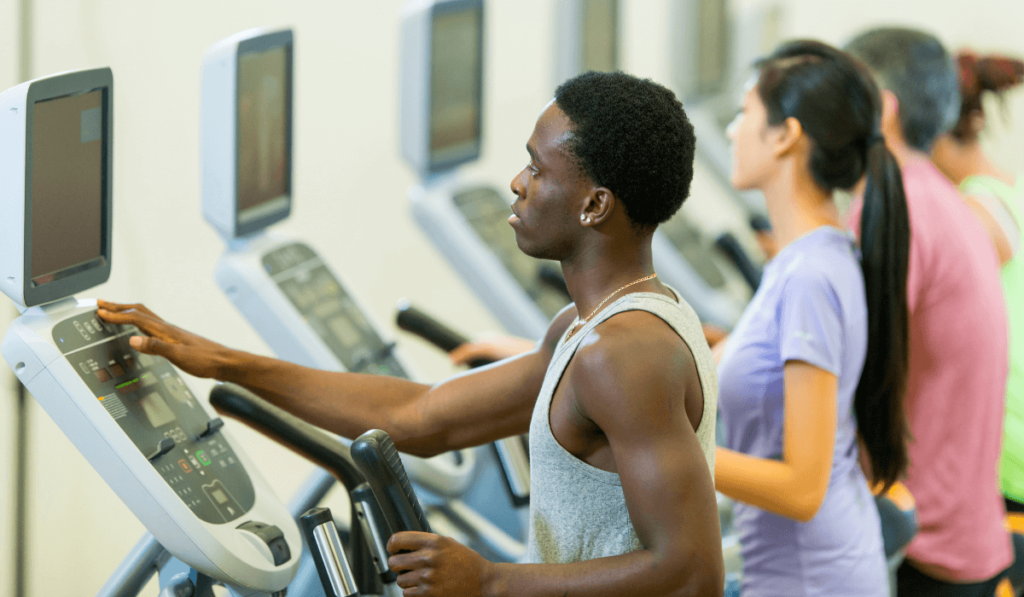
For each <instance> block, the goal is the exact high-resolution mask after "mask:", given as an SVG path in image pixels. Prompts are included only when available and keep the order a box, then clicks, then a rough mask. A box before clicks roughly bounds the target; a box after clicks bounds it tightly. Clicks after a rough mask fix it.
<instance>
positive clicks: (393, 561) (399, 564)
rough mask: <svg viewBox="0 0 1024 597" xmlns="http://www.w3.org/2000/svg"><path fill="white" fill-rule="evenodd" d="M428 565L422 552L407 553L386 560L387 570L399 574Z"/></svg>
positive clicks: (428, 562)
mask: <svg viewBox="0 0 1024 597" xmlns="http://www.w3.org/2000/svg"><path fill="white" fill-rule="evenodd" d="M429 565H430V561H429V559H428V558H427V557H426V556H425V555H424V552H423V551H408V552H405V553H400V554H397V555H393V556H391V557H390V558H388V568H390V569H391V570H392V571H393V572H395V573H398V574H401V573H402V572H406V571H409V570H418V569H420V568H424V567H426V566H429Z"/></svg>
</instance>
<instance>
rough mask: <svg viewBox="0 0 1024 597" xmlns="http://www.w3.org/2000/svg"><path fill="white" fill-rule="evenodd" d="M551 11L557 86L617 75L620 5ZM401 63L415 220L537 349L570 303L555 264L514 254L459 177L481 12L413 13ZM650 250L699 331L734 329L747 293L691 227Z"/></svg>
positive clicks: (508, 232)
mask: <svg viewBox="0 0 1024 597" xmlns="http://www.w3.org/2000/svg"><path fill="white" fill-rule="evenodd" d="M557 9H558V11H557V16H558V18H559V35H558V36H557V38H558V39H559V40H560V46H559V55H558V56H557V58H558V64H557V67H558V68H557V72H558V73H559V78H560V79H561V78H567V77H569V76H572V75H574V74H576V73H578V72H580V71H582V70H584V69H601V70H608V69H614V68H616V67H617V62H616V61H617V55H618V50H617V40H618V3H617V2H614V1H608V0H595V1H586V0H560V2H559V3H557ZM563 46H565V47H563ZM401 56H402V78H401V85H402V92H401V108H402V110H401V130H402V153H403V155H404V156H405V158H406V160H407V161H408V162H409V164H410V165H411V166H412V167H413V168H414V169H415V170H416V171H417V172H418V173H419V175H420V178H421V182H420V184H419V185H417V186H415V187H413V188H412V189H411V190H410V199H411V204H412V214H413V217H414V219H415V220H416V222H417V223H418V224H419V225H420V227H421V228H422V229H423V230H424V232H426V234H427V236H428V237H429V238H430V239H431V241H432V242H433V243H434V244H435V246H437V247H438V249H439V250H440V251H441V253H442V254H443V255H444V256H445V258H446V259H447V260H448V261H449V262H450V263H451V264H452V265H453V267H454V268H455V269H456V270H457V271H458V272H459V274H460V275H461V276H462V278H463V279H464V280H466V282H467V283H468V284H469V286H470V287H471V288H472V289H473V291H474V292H475V293H476V294H477V296H478V297H479V298H480V300H481V301H482V302H483V303H484V304H485V305H486V306H487V307H488V309H489V310H490V311H491V312H492V313H493V314H494V315H495V317H496V318H497V319H498V320H499V321H501V323H502V325H503V326H504V327H505V329H506V330H507V331H509V332H510V333H512V334H515V335H518V336H522V337H525V338H530V339H534V340H536V339H539V338H540V337H542V336H543V335H544V333H545V332H546V330H547V327H548V325H549V323H550V321H551V319H552V317H553V316H554V315H555V314H556V313H557V312H558V311H559V310H560V309H561V308H562V307H564V306H565V305H566V304H568V302H569V300H570V299H569V297H568V296H567V294H566V292H565V290H564V281H563V282H562V284H561V287H559V284H558V283H557V282H554V283H553V280H554V279H555V278H558V277H560V274H561V272H560V270H559V269H558V264H556V263H554V262H546V261H541V260H536V259H533V258H531V257H528V256H526V255H524V254H523V253H522V252H521V251H520V250H519V248H518V246H517V245H516V242H515V234H514V232H513V231H512V229H511V228H510V227H509V226H508V222H507V220H508V216H509V215H511V212H510V210H509V204H510V203H511V201H512V198H511V197H507V196H505V194H503V193H502V192H499V191H498V190H496V188H495V187H494V186H493V185H488V184H480V183H477V182H473V181H467V180H464V179H463V178H462V177H460V175H459V171H458V169H459V166H461V165H463V164H467V163H470V162H473V161H474V160H476V159H477V158H478V157H479V154H480V147H481V136H482V122H483V116H482V113H483V98H482V94H483V91H482V89H483V82H482V79H483V3H482V2H480V1H471V0H447V1H445V0H436V1H425V0H424V1H417V2H412V3H410V4H409V5H408V7H407V9H406V11H405V13H404V14H403V35H402V52H401ZM691 201H692V200H691ZM742 225H744V226H745V224H742ZM653 249H654V262H655V266H656V268H657V270H658V273H659V275H661V276H662V277H663V278H664V279H665V280H666V281H667V282H668V283H669V284H671V285H672V286H674V287H676V289H677V290H679V291H680V293H681V294H682V295H683V297H684V298H685V299H686V300H687V301H688V302H689V303H690V304H691V305H692V306H693V307H694V310H695V311H696V312H697V314H698V315H699V316H700V317H701V318H702V319H703V320H705V321H708V322H711V323H715V324H718V325H720V326H723V327H726V328H729V327H731V326H732V324H733V323H734V322H735V321H736V319H737V318H738V317H739V314H740V312H741V311H742V308H743V305H744V304H745V302H746V301H747V300H748V299H749V296H750V291H749V288H747V286H746V285H745V284H744V283H743V278H742V277H741V276H740V275H739V273H738V272H737V271H736V270H735V268H734V267H733V266H732V265H731V264H730V263H729V262H728V261H727V260H726V259H724V258H723V257H722V256H721V255H719V254H717V251H716V250H715V249H714V247H713V243H712V241H710V240H707V239H706V236H705V235H704V234H703V233H702V232H701V231H700V229H699V228H698V227H696V226H695V225H694V224H693V223H691V222H690V221H689V220H687V219H686V216H684V215H683V214H682V213H680V214H677V216H676V217H674V218H673V219H672V220H671V221H670V222H668V223H666V224H664V225H663V226H662V230H661V231H660V232H658V233H656V234H655V238H654V242H653Z"/></svg>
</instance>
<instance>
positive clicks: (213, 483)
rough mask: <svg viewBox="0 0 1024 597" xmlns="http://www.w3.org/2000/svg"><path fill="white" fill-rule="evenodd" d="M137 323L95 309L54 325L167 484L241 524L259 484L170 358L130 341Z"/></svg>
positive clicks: (56, 337)
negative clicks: (113, 320)
mask: <svg viewBox="0 0 1024 597" xmlns="http://www.w3.org/2000/svg"><path fill="white" fill-rule="evenodd" d="M133 335H139V331H138V329H137V328H135V327H134V326H117V325H112V324H108V323H105V322H103V321H101V320H100V319H99V318H98V317H97V316H96V313H95V311H90V312H86V313H81V314H78V315H76V316H74V317H70V318H68V319H65V320H63V321H61V322H59V323H57V324H56V325H55V326H54V327H53V341H54V344H56V346H57V347H58V348H59V349H60V351H61V352H62V353H63V355H64V358H66V359H67V360H68V362H69V363H70V364H71V366H72V368H74V370H75V372H76V373H77V374H78V375H79V377H81V378H82V381H84V382H85V384H86V385H87V386H88V387H89V389H90V390H91V391H92V393H93V395H94V396H95V397H96V399H97V400H99V401H100V403H101V404H102V406H103V408H104V409H105V410H106V411H107V413H108V414H109V415H110V416H111V417H112V418H113V419H114V420H115V421H116V422H117V424H118V425H119V426H120V427H121V429H122V430H123V431H124V432H125V434H126V435H127V436H128V437H129V438H130V439H131V441H132V443H134V444H135V447H136V448H137V449H138V450H139V451H140V452H141V453H142V454H143V455H144V456H145V457H146V458H147V459H149V460H150V462H151V463H152V464H153V467H154V468H156V470H157V471H158V472H159V473H160V476H161V477H163V479H164V481H166V482H167V484H168V485H169V486H170V487H171V488H172V489H174V491H175V493H176V494H177V495H178V497H180V498H181V500H182V501H183V502H184V503H185V504H186V505H187V506H188V507H189V509H190V510H192V512H193V513H195V515H196V516H197V517H198V518H199V519H200V520H202V521H204V522H208V523H211V524H225V523H228V522H231V521H233V520H237V519H238V518H240V517H241V516H242V515H243V514H245V513H246V512H248V511H249V510H250V509H251V508H252V507H253V504H254V503H255V500H256V494H255V491H254V489H253V484H252V481H251V479H250V478H249V474H248V473H247V472H246V470H245V467H244V466H243V465H242V463H241V461H240V460H239V458H238V456H237V455H236V454H235V452H234V450H233V449H232V447H231V444H230V443H229V442H228V440H227V438H225V437H224V436H223V435H222V434H221V433H220V428H221V427H222V426H223V421H221V420H220V419H219V418H214V419H211V418H210V417H209V416H208V415H207V414H206V411H205V410H204V409H203V407H202V405H201V404H200V403H199V401H198V400H197V399H196V397H195V396H194V395H193V394H192V392H191V390H189V389H188V387H187V386H186V385H185V382H184V381H183V380H182V379H181V377H180V376H179V374H178V372H177V371H176V370H175V369H174V367H172V366H171V364H170V363H169V362H167V361H166V360H164V359H163V358H159V357H154V356H151V355H147V354H143V353H140V352H138V351H136V350H135V349H133V348H132V347H131V346H130V345H129V344H128V339H129V338H130V337H132V336H133Z"/></svg>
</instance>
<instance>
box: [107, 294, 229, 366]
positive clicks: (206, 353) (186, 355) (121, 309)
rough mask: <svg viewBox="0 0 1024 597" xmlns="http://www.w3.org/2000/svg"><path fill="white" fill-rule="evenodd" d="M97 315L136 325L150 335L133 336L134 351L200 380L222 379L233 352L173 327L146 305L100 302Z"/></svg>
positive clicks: (115, 322) (117, 322)
mask: <svg viewBox="0 0 1024 597" xmlns="http://www.w3.org/2000/svg"><path fill="white" fill-rule="evenodd" d="M97 306H98V307H99V310H98V311H97V312H96V314H97V315H98V316H99V318H100V319H102V320H103V321H106V322H108V323H114V324H118V325H134V326H135V327H137V328H139V330H140V331H141V332H142V333H144V334H146V335H145V336H133V337H132V338H131V340H130V341H129V342H130V343H131V345H132V348H134V349H135V350H138V351H139V352H143V353H146V354H152V355H157V356H161V357H164V358H166V359H167V360H169V361H171V362H172V363H174V364H175V365H176V366H177V367H178V368H179V369H181V370H182V371H185V372H186V373H188V374H190V375H194V376H196V377H213V378H218V377H219V375H218V373H219V372H220V370H221V367H222V366H223V365H224V364H225V363H226V361H227V356H228V353H229V352H230V350H229V349H228V348H226V347H225V346H223V345H221V344H217V343H216V342H212V341H210V340H207V339H206V338H203V337H201V336H197V335H195V334H193V333H191V332H186V331H185V330H183V329H181V328H179V327H176V326H173V325H171V324H169V323H167V322H166V321H164V320H163V319H161V318H160V317H158V316H157V315H156V314H155V313H153V312H152V311H150V310H149V309H148V308H147V307H146V306H145V305H121V304H117V303H108V302H107V301H102V300H101V301H97Z"/></svg>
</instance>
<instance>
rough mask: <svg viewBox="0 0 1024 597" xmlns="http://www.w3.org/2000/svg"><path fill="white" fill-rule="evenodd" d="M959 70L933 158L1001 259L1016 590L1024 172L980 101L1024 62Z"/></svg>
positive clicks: (1022, 75) (1021, 553) (1006, 453)
mask: <svg viewBox="0 0 1024 597" xmlns="http://www.w3.org/2000/svg"><path fill="white" fill-rule="evenodd" d="M955 60H956V63H957V66H958V71H959V75H960V97H961V103H960V118H959V120H957V123H956V126H954V127H953V129H952V130H951V131H950V132H949V133H946V134H945V135H942V136H941V137H939V139H938V141H937V142H936V143H935V148H934V149H933V150H932V161H933V162H934V163H935V165H936V166H938V167H939V170H942V172H943V174H945V175H946V176H947V177H949V179H950V180H952V181H953V183H954V184H956V185H958V186H959V187H960V190H961V192H963V193H964V195H965V196H966V198H967V203H968V205H970V207H971V209H972V210H973V211H974V212H975V213H976V214H977V215H978V217H979V219H980V220H981V221H982V223H983V224H984V226H985V230H986V231H987V232H988V233H989V236H990V237H991V239H992V243H993V244H994V245H995V248H996V251H997V253H998V254H999V261H1000V263H1001V264H1002V267H1001V273H1002V279H1003V293H1004V296H1005V298H1006V315H1007V319H1008V320H1009V324H1010V372H1009V376H1008V379H1007V382H1006V419H1005V422H1004V424H1003V454H1002V458H1001V460H1000V465H999V473H1000V485H1001V487H1002V490H1003V495H1004V496H1005V501H1006V510H1007V512H1009V522H1010V524H1009V526H1010V528H1011V529H1012V530H1013V531H1014V537H1013V538H1014V546H1015V551H1016V554H1017V563H1016V565H1015V566H1014V570H1012V571H1011V580H1012V581H1013V585H1014V587H1016V588H1017V589H1019V590H1021V589H1024V254H1022V251H1021V249H1020V245H1021V226H1022V225H1024V176H1016V177H1015V176H1013V175H1011V174H1010V173H1008V172H1005V171H1003V170H1002V169H1000V168H999V167H997V166H996V165H995V164H994V163H993V162H992V160H991V159H989V157H988V155H986V153H985V151H984V150H983V149H982V147H981V141H980V139H979V136H980V133H981V131H982V130H984V129H985V126H986V118H985V111H984V108H983V105H982V100H983V98H984V97H985V96H986V95H991V96H995V97H998V98H999V99H1003V94H1004V93H1005V92H1006V91H1008V90H1010V89H1012V88H1014V87H1017V86H1019V85H1021V83H1024V62H1022V61H1021V60H1018V59H1015V58H1009V57H1005V56H995V55H993V56H977V55H975V54H974V53H971V52H961V53H959V54H957V55H956V57H955Z"/></svg>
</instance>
